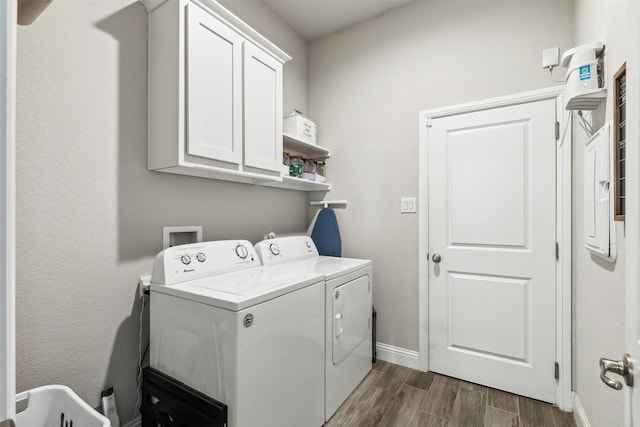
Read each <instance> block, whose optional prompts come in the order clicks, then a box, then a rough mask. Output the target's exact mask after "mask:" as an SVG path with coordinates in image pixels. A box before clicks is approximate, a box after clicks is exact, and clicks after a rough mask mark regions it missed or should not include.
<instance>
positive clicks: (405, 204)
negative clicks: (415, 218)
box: [400, 197, 416, 213]
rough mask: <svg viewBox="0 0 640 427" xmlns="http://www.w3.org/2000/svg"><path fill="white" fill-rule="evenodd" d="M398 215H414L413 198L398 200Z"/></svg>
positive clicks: (414, 205) (414, 202) (414, 199)
mask: <svg viewBox="0 0 640 427" xmlns="http://www.w3.org/2000/svg"><path fill="white" fill-rule="evenodd" d="M400 213H416V198H415V197H402V198H400Z"/></svg>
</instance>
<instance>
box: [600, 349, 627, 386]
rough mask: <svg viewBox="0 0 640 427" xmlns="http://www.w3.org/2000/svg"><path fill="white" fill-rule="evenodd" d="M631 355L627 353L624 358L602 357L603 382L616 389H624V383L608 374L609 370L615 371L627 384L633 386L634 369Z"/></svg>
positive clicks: (601, 373) (601, 377)
mask: <svg viewBox="0 0 640 427" xmlns="http://www.w3.org/2000/svg"><path fill="white" fill-rule="evenodd" d="M630 358H631V356H629V354H625V355H624V356H622V360H611V359H605V358H604V357H603V358H601V359H600V379H601V380H602V382H603V383H605V384H606V385H608V386H609V387H611V388H613V389H615V390H621V389H622V383H621V382H620V381H616V380H614V379H611V378H609V377H608V376H607V372H613V373H614V374H618V375H620V376H622V378H624V382H625V384H627V385H628V386H629V387H632V386H633V370H632V365H631V360H630Z"/></svg>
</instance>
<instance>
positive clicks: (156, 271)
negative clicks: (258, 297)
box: [151, 240, 260, 285]
mask: <svg viewBox="0 0 640 427" xmlns="http://www.w3.org/2000/svg"><path fill="white" fill-rule="evenodd" d="M259 266H260V259H259V258H258V256H257V254H256V252H255V249H254V248H253V246H252V245H251V243H250V242H248V241H247V240H219V241H213V242H201V243H191V244H188V245H180V246H173V247H170V248H167V249H165V250H164V251H162V252H160V253H159V254H158V256H157V257H156V260H155V262H154V264H153V273H152V275H151V282H152V283H157V284H160V285H170V284H175V283H180V282H184V281H188V280H195V279H199V278H202V277H208V276H214V275H217V274H222V273H227V272H231V271H238V270H244V269H247V268H253V267H259Z"/></svg>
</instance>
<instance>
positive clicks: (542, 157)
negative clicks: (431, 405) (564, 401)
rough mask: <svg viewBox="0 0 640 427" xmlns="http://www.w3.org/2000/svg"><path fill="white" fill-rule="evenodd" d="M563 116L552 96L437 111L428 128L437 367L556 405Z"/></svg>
mask: <svg viewBox="0 0 640 427" xmlns="http://www.w3.org/2000/svg"><path fill="white" fill-rule="evenodd" d="M555 123H556V105H555V100H552V99H547V100H542V101H536V102H529V103H524V104H518V105H512V106H507V107H500V108H494V109H488V110H482V111H475V112H469V113H462V114H456V115H451V116H446V117H440V118H435V119H433V120H432V121H431V126H430V128H429V129H428V131H427V132H428V144H429V145H428V150H429V152H428V153H429V154H428V156H429V172H428V175H429V178H428V181H429V200H428V206H429V208H428V209H429V213H428V216H429V222H428V224H429V231H428V235H429V241H428V246H429V256H430V257H431V259H430V263H429V264H430V265H429V271H428V278H429V316H428V322H429V369H430V370H432V371H434V372H438V373H442V374H445V375H450V376H453V377H457V378H461V379H464V380H467V381H471V382H475V383H479V384H484V385H487V386H490V387H494V388H498V389H502V390H507V391H510V392H513V393H517V394H520V395H524V396H529V397H532V398H536V399H540V400H544V401H547V402H556V400H557V398H556V385H557V383H556V379H555V362H556V360H555V355H556V337H555V335H556V308H555V304H556V271H555V267H556V258H555V241H556V237H555V236H556V206H555V203H556V194H555V189H556V182H555V179H556V176H555V173H556V169H555V165H556V163H555V153H556V139H555ZM437 261H439V262H437Z"/></svg>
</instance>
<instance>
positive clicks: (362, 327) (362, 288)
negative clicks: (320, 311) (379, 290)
mask: <svg viewBox="0 0 640 427" xmlns="http://www.w3.org/2000/svg"><path fill="white" fill-rule="evenodd" d="M369 301H370V298H369V276H368V275H364V276H360V277H358V278H357V279H354V280H351V281H349V282H347V283H345V284H344V285H341V286H338V287H336V288H335V289H334V290H333V298H332V302H333V304H332V306H333V310H332V314H333V332H332V335H333V339H332V341H333V364H334V365H338V364H340V363H341V362H342V361H343V360H344V359H346V358H347V356H349V354H350V353H351V352H352V351H353V350H354V349H355V348H356V347H357V346H358V345H359V344H360V343H361V342H362V341H364V340H365V339H367V337H368V336H369V333H370V332H369V326H370V325H369V317H370V314H371V304H370V302H369Z"/></svg>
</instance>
